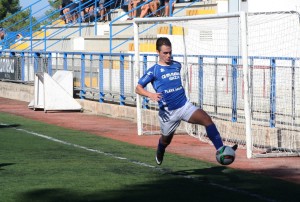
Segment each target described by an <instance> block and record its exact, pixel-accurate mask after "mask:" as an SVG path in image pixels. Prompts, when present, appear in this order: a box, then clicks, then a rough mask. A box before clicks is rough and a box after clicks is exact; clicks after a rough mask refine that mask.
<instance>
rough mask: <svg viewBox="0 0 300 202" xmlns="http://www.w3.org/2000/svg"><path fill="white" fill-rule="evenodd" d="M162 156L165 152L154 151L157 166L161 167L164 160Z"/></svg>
mask: <svg viewBox="0 0 300 202" xmlns="http://www.w3.org/2000/svg"><path fill="white" fill-rule="evenodd" d="M164 154H165V152H161V151H159V150H157V151H156V157H155V160H156V163H157V165H161V164H162V162H163V160H164Z"/></svg>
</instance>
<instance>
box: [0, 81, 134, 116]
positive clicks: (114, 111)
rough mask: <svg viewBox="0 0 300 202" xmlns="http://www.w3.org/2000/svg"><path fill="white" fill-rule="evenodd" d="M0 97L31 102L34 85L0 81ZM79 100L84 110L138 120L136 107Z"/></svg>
mask: <svg viewBox="0 0 300 202" xmlns="http://www.w3.org/2000/svg"><path fill="white" fill-rule="evenodd" d="M0 97H4V98H9V99H13V100H20V101H25V102H28V103H29V102H31V101H32V100H33V99H34V86H33V85H31V84H27V85H25V84H20V83H12V82H3V81H0ZM77 101H78V102H79V103H80V105H81V106H82V108H83V110H84V112H87V113H93V114H97V115H101V116H108V117H113V118H120V119H127V120H132V121H136V108H135V107H128V106H121V105H116V104H108V103H99V102H96V101H89V100H81V99H77Z"/></svg>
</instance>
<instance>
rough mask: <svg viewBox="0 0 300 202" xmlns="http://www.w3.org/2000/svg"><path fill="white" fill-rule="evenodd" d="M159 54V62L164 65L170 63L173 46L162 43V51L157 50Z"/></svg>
mask: <svg viewBox="0 0 300 202" xmlns="http://www.w3.org/2000/svg"><path fill="white" fill-rule="evenodd" d="M157 53H158V56H159V63H160V64H162V65H168V64H169V63H170V62H171V56H172V47H170V46H166V45H162V46H161V47H160V51H157Z"/></svg>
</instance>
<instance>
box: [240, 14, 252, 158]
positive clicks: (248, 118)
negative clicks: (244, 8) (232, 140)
mask: <svg viewBox="0 0 300 202" xmlns="http://www.w3.org/2000/svg"><path fill="white" fill-rule="evenodd" d="M240 22H241V39H242V64H243V75H244V77H243V78H244V92H245V94H244V113H245V123H246V126H245V127H246V149H247V158H251V157H252V134H251V113H250V99H249V89H250V86H249V66H248V38H247V37H248V36H247V15H246V13H245V12H240Z"/></svg>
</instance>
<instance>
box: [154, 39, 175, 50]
mask: <svg viewBox="0 0 300 202" xmlns="http://www.w3.org/2000/svg"><path fill="white" fill-rule="evenodd" d="M162 45H165V46H170V47H172V44H171V41H170V40H169V39H168V38H167V37H159V38H158V39H157V40H156V50H158V51H160V48H161V47H162Z"/></svg>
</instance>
